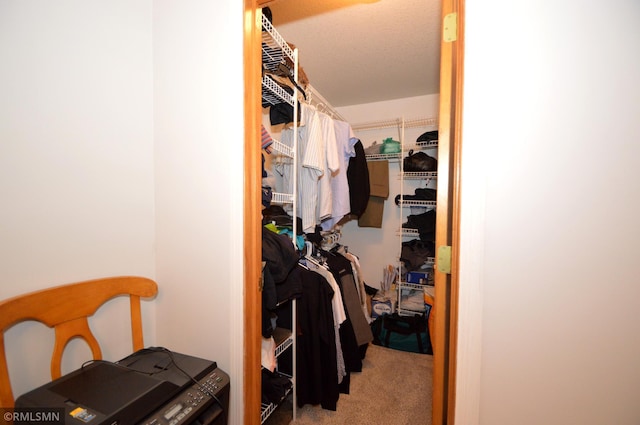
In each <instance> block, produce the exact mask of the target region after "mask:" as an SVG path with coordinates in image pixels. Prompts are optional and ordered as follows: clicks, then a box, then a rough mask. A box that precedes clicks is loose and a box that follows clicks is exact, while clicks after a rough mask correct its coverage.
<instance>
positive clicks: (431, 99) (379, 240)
mask: <svg viewBox="0 0 640 425" xmlns="http://www.w3.org/2000/svg"><path fill="white" fill-rule="evenodd" d="M438 100H439V96H437V95H429V96H415V97H409V98H404V99H395V100H389V101H385V102H374V103H366V104H362V105H352V106H346V107H341V108H336V109H337V111H338V112H339V113H340V115H342V116H343V117H344V119H345V120H347V122H349V123H350V124H351V125H352V126H357V125H358V124H366V123H371V122H381V121H384V122H386V121H395V120H397V119H400V120H401V119H402V118H404V119H405V120H411V119H417V118H437V117H438ZM431 130H437V127H432V126H429V127H414V128H406V129H405V132H404V143H405V144H406V145H407V146H409V145H412V144H415V141H416V139H417V138H418V136H420V135H421V134H422V133H424V132H425V131H431ZM356 136H357V137H358V138H359V139H360V141H361V142H362V145H363V146H364V147H365V148H366V147H368V146H371V145H372V144H373V142H377V143H378V144H381V143H382V141H383V140H384V139H386V138H388V137H391V138H392V139H393V140H396V141H400V139H401V137H402V132H401V130H400V129H399V128H393V127H392V128H386V129H375V130H362V131H358V132H356ZM425 152H426V153H427V154H429V155H432V156H435V157H436V158H437V151H436V150H429V151H425ZM399 172H400V162H399V161H389V199H387V200H386V201H385V203H384V211H383V225H382V228H374V227H359V226H358V221H357V220H351V221H348V222H347V223H345V225H344V226H343V228H342V239H341V240H340V243H341V244H343V245H346V246H347V247H348V248H349V251H350V252H353V253H354V254H355V255H357V256H358V257H359V258H360V265H361V268H362V273H363V275H364V279H365V282H366V283H367V285H369V286H371V287H374V288H379V287H380V282H381V281H382V278H383V268H386V266H387V265H389V264H391V265H392V266H394V267H395V266H397V264H398V259H399V256H400V250H401V242H402V241H403V240H404V241H408V240H411V239H410V238H400V237H399V236H398V229H399V228H400V226H401V224H402V223H403V222H405V221H406V217H407V215H408V214H409V213H410V211H409V209H407V208H404V210H405V211H400V208H399V207H398V206H397V205H396V204H395V201H394V200H395V197H396V195H399V194H400V192H401V191H402V192H403V193H404V194H407V195H412V194H414V191H415V188H416V187H425V185H424V182H422V181H405V182H401V181H400V179H399ZM428 187H430V188H436V181H431V182H429V184H428Z"/></svg>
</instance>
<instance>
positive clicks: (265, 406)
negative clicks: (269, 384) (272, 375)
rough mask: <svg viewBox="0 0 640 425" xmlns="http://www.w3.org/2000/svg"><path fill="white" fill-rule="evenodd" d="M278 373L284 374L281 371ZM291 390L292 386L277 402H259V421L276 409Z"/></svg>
mask: <svg viewBox="0 0 640 425" xmlns="http://www.w3.org/2000/svg"><path fill="white" fill-rule="evenodd" d="M280 375H283V376H286V375H284V374H283V373H281V374H280ZM292 391H293V388H290V389H288V390H287V392H286V393H285V394H284V396H283V397H282V398H281V399H280V401H278V402H277V403H260V423H261V424H262V423H264V421H266V420H267V419H268V418H269V416H271V414H272V413H273V412H274V411H275V410H276V408H277V407H278V406H279V405H280V403H282V402H283V401H284V400H285V399H286V398H287V397H288V396H289V394H291V392H292Z"/></svg>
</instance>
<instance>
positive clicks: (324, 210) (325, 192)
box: [317, 112, 340, 223]
mask: <svg viewBox="0 0 640 425" xmlns="http://www.w3.org/2000/svg"><path fill="white" fill-rule="evenodd" d="M318 116H319V118H320V128H321V131H322V140H323V143H324V151H325V163H324V170H323V173H322V176H320V179H319V180H318V184H319V188H318V194H319V195H318V196H319V202H318V213H317V218H318V223H320V222H322V221H323V220H326V219H328V218H330V217H331V213H332V211H333V191H332V189H331V178H332V176H333V175H334V174H335V173H338V172H339V171H340V157H339V155H338V142H337V140H336V132H335V128H334V123H333V118H331V117H330V116H329V115H327V114H325V113H322V112H318Z"/></svg>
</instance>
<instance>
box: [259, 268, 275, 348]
mask: <svg viewBox="0 0 640 425" xmlns="http://www.w3.org/2000/svg"><path fill="white" fill-rule="evenodd" d="M262 282H263V287H262V336H263V337H264V338H269V337H271V335H273V326H272V325H271V320H270V319H271V311H273V310H274V309H275V308H276V306H277V305H278V301H277V293H276V284H275V282H274V281H273V277H271V272H270V271H269V268H268V267H263V268H262Z"/></svg>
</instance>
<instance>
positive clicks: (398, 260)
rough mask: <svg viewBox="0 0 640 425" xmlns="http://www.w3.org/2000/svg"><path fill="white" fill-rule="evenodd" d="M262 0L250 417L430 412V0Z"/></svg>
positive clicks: (434, 198)
mask: <svg viewBox="0 0 640 425" xmlns="http://www.w3.org/2000/svg"><path fill="white" fill-rule="evenodd" d="M261 6H262V8H260V9H259V11H258V13H257V16H258V19H257V21H258V22H257V25H258V26H259V30H258V32H259V34H260V45H261V59H260V65H261V75H260V78H261V81H260V84H259V87H260V105H256V107H257V108H260V109H261V115H260V120H261V122H260V123H259V125H260V129H261V137H260V143H261V145H260V148H261V170H260V172H261V186H262V188H261V219H262V221H261V233H262V241H261V242H262V243H261V252H262V269H261V281H260V285H261V293H260V294H261V295H260V297H261V300H260V302H261V309H260V310H261V320H260V323H261V341H262V343H261V365H260V367H259V369H260V382H261V405H262V407H261V418H260V423H262V424H267V425H280V424H288V423H294V424H307V423H324V424H333V423H341V424H342V423H349V422H352V423H367V422H369V423H386V424H405V423H407V424H408V423H426V424H430V423H432V417H433V404H432V403H433V400H434V379H435V380H436V381H437V380H438V379H439V378H438V376H440V377H441V376H442V375H443V374H444V373H445V372H444V368H442V367H441V365H442V363H443V360H442V357H440V360H439V363H438V362H434V349H435V345H436V341H437V339H436V338H435V337H436V332H437V330H436V328H435V323H434V319H435V312H436V310H437V309H439V308H442V309H446V306H445V305H443V304H442V303H438V300H437V297H438V291H437V290H436V288H437V282H438V279H437V278H435V276H436V275H437V274H438V272H442V271H443V270H444V269H445V268H446V267H447V265H446V264H445V262H444V261H442V262H439V261H440V260H437V259H440V258H446V254H447V253H446V246H445V247H442V248H443V249H442V250H441V251H442V252H438V249H440V247H439V245H438V244H437V242H436V239H437V234H438V230H437V226H438V217H439V216H438V214H442V213H439V212H438V209H439V206H440V203H442V202H443V200H444V201H446V193H447V190H446V183H447V181H446V180H447V179H445V186H444V187H445V191H444V194H441V195H439V194H438V192H439V191H440V189H441V186H440V184H439V175H438V174H439V172H440V171H441V170H442V169H443V168H442V167H439V161H440V155H439V153H440V149H441V148H440V145H439V129H440V117H439V114H440V111H441V103H440V93H439V90H440V59H441V58H440V43H441V24H440V22H441V15H442V9H441V4H440V1H439V0H438V1H430V0H429V1H428V0H412V1H407V2H389V1H346V0H335V1H327V2H315V1H293V0H276V1H264V2H262V4H261ZM354 43H355V44H354ZM367 43H368V44H367ZM347 58H348V59H349V60H347ZM392 82H393V83H392ZM396 83H398V84H396ZM443 157H444V158H445V160H446V159H447V158H448V155H446V154H445V155H444V156H443ZM444 170H447V167H446V166H445V167H444ZM445 203H446V202H445ZM445 209H446V208H445ZM440 224H441V227H442V223H440ZM445 225H446V223H445ZM441 231H442V230H441ZM445 232H446V229H445ZM440 245H442V244H440ZM444 245H446V243H445V244H444ZM438 267H440V269H439V268H438ZM406 323H411V324H410V325H407V326H410V327H412V328H411V329H414V328H417V329H419V330H420V329H422V330H423V333H422V334H421V333H420V332H417V333H412V332H413V331H410V332H407V333H405V334H403V335H409V337H407V338H411V341H410V342H409V343H408V345H407V343H406V342H405V340H402V341H400V342H395V341H394V340H393V338H395V336H393V335H399V333H398V334H394V332H395V331H396V329H395V328H397V327H400V328H402V326H405V324H406ZM414 323H418V324H414ZM402 331H403V329H399V330H398V332H400V333H401V332H402ZM390 335H391V337H390ZM402 338H404V337H402ZM416 340H417V346H416V345H415V342H416ZM439 348H440V350H441V351H440V353H442V352H444V350H443V348H442V347H439ZM439 365H440V366H439ZM257 369H258V365H256V370H257ZM403 387H404V389H402V391H399V389H400V388H403ZM436 393H437V394H436V395H435V397H436V398H437V399H438V402H441V399H442V397H443V394H442V392H441V391H436Z"/></svg>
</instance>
